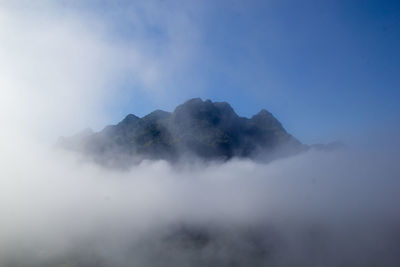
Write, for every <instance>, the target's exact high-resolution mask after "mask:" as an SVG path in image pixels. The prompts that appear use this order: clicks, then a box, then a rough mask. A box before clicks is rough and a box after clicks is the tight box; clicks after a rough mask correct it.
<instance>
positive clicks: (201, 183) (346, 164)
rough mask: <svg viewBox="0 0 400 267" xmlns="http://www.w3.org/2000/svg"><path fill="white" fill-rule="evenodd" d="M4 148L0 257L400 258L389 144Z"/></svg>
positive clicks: (301, 261)
mask: <svg viewBox="0 0 400 267" xmlns="http://www.w3.org/2000/svg"><path fill="white" fill-rule="evenodd" d="M25 145H26V144H25ZM16 146H17V147H18V145H16ZM8 147H9V149H10V150H8V151H7V150H5V151H6V152H7V153H3V152H2V153H1V154H0V155H1V161H2V167H1V174H0V177H1V178H0V199H1V201H0V210H1V221H0V247H1V248H2V249H1V251H0V265H1V266H58V265H60V266H398V264H400V224H399V223H400V215H399V209H398V205H397V204H398V203H399V194H398V193H399V188H400V187H399V186H400V181H399V173H400V167H399V165H398V156H397V154H396V153H392V154H391V153H389V152H388V151H387V150H385V151H384V152H382V150H381V151H380V150H372V149H369V150H365V149H364V150H361V149H357V151H356V149H344V150H338V151H336V152H317V151H309V152H307V153H303V154H300V155H297V156H293V157H290V158H286V159H279V160H276V161H273V162H271V163H269V164H258V163H254V162H251V161H246V160H232V161H229V162H226V163H214V164H208V165H204V164H201V163H199V164H190V165H182V166H170V165H169V164H168V163H166V162H162V161H158V162H143V163H142V164H141V165H139V166H135V167H132V169H130V170H129V171H118V170H109V169H106V168H102V167H100V166H98V165H94V164H90V163H88V162H86V163H85V162H83V161H81V160H80V159H79V156H78V155H74V154H71V153H68V152H63V151H60V150H57V151H55V150H52V149H44V148H43V147H41V146H37V145H35V146H25V148H26V150H15V148H16V147H14V146H12V145H9V146H8ZM13 148H14V149H13ZM62 264H65V265H62Z"/></svg>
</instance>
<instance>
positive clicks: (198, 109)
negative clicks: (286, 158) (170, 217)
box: [60, 98, 306, 164]
mask: <svg viewBox="0 0 400 267" xmlns="http://www.w3.org/2000/svg"><path fill="white" fill-rule="evenodd" d="M60 144H61V145H62V146H63V147H65V148H69V149H73V150H78V151H81V152H84V153H85V154H87V155H89V156H90V157H92V158H94V159H95V160H96V161H98V162H100V163H106V164H117V163H118V164H125V163H126V164H132V163H135V162H138V161H140V160H142V159H146V158H147V159H165V160H168V161H178V160H182V158H188V156H189V155H191V156H196V157H197V158H200V159H204V160H215V159H216V160H228V159H230V158H232V157H246V158H261V157H262V156H265V155H270V156H271V155H274V156H282V155H284V154H291V153H295V152H299V151H301V150H304V149H305V148H306V146H304V145H302V144H301V143H300V142H299V141H297V140H296V139H295V138H294V137H292V136H291V135H290V134H288V133H287V132H286V131H285V129H284V128H283V127H282V125H281V123H280V122H279V121H278V120H277V119H276V118H275V117H274V116H273V115H272V114H271V113H269V112H268V111H266V110H264V109H263V110H261V111H260V112H259V113H258V114H256V115H254V116H253V117H251V118H250V119H248V118H243V117H239V116H238V115H237V114H236V113H235V111H234V110H233V109H232V107H231V106H230V105H229V104H228V103H226V102H212V101H210V100H206V101H203V100H201V99H200V98H194V99H190V100H188V101H186V102H185V103H183V104H182V105H179V106H178V107H176V109H175V110H174V111H173V112H172V113H170V112H166V111H162V110H156V111H154V112H152V113H150V114H148V115H146V116H145V117H143V118H139V117H137V116H135V115H132V114H129V115H128V116H126V117H125V118H124V119H123V120H122V121H121V122H119V123H118V124H116V125H110V126H107V127H105V128H104V129H103V130H102V131H100V132H97V133H88V134H86V135H79V136H75V137H70V138H63V139H61V140H60ZM282 151H284V152H282ZM270 158H271V157H270Z"/></svg>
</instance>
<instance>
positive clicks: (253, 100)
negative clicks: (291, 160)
mask: <svg viewBox="0 0 400 267" xmlns="http://www.w3.org/2000/svg"><path fill="white" fill-rule="evenodd" d="M22 2H23V1H22ZM43 2H45V3H46V4H48V3H52V1H43ZM56 2H58V5H57V9H56V12H58V13H57V14H56V15H57V16H63V15H64V14H65V13H68V12H70V11H71V10H73V11H74V12H76V11H78V12H79V14H80V16H83V17H85V18H86V21H85V23H86V26H85V27H87V25H91V24H90V23H91V20H92V19H93V20H98V21H101V22H102V25H103V27H104V28H105V31H106V32H107V34H106V37H105V39H106V42H108V43H110V44H113V45H114V44H117V47H123V48H124V49H125V48H126V47H135V48H137V51H139V52H138V55H139V56H137V57H140V58H141V60H140V61H139V62H140V63H138V64H142V65H143V69H145V71H141V70H137V69H140V66H139V67H137V68H136V70H135V71H132V70H130V69H124V68H121V71H120V73H118V75H116V77H114V79H112V81H113V82H112V83H109V84H108V86H109V88H111V90H114V91H115V94H114V95H113V94H111V95H113V96H112V97H109V99H108V101H107V103H106V104H105V109H106V112H107V113H108V114H109V115H110V118H111V121H110V123H115V122H117V121H119V120H121V119H122V118H123V117H124V116H125V115H126V114H128V113H134V114H136V115H138V116H143V115H145V114H147V113H149V112H151V111H152V110H154V109H157V108H160V109H165V110H169V111H172V110H173V108H174V107H175V106H176V105H178V104H180V103H182V102H183V101H185V100H187V99H188V98H192V97H201V98H203V99H211V100H214V101H227V102H229V103H230V104H231V105H232V106H233V108H234V109H235V110H236V111H237V113H238V114H239V115H242V116H251V115H253V114H255V113H257V112H258V111H259V110H261V109H262V108H265V109H267V110H269V111H271V112H272V113H273V114H274V115H275V116H276V117H277V118H278V119H279V120H280V121H281V122H282V123H283V125H284V126H285V128H286V129H287V130H288V131H289V132H290V133H292V134H293V135H294V136H296V137H297V138H298V139H300V140H301V141H303V142H305V143H315V142H328V141H331V140H336V139H346V138H348V137H351V138H357V137H358V136H361V135H365V134H366V133H370V132H374V131H375V130H376V129H385V128H391V127H392V128H393V127H395V125H398V124H399V122H400V105H399V100H400V88H399V87H400V1H390V0H380V1H379V0H364V1H358V0H323V1H322V0H318V1H317V0H303V1H296V0H265V1H257V0H250V1H249V0H247V1H245V0H231V1H228V0H218V1H193V0H186V1H183V0H182V1H172V0H171V1H162V0H149V1H84V2H83V1H56ZM23 3H24V4H26V3H27V2H23ZM60 3H61V5H59V4H60ZM54 12H55V11H54V9H53V10H51V13H52V14H54ZM96 25H97V24H93V25H91V26H89V29H90V27H97V26H96ZM127 58H128V57H127ZM127 60H129V59H127ZM141 72H144V73H141ZM140 75H141V76H143V77H144V78H143V77H142V78H138V77H139V76H140ZM143 80H144V82H143Z"/></svg>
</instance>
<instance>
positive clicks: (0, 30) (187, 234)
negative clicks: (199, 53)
mask: <svg viewBox="0 0 400 267" xmlns="http://www.w3.org/2000/svg"><path fill="white" fill-rule="evenodd" d="M43 3H46V4H36V5H35V4H28V3H27V2H26V1H2V2H1V3H0V22H1V24H0V25H1V26H0V43H1V45H0V56H1V61H0V72H1V74H2V77H1V79H0V106H1V113H0V123H1V125H2V131H0V162H1V167H0V214H1V220H0V247H1V250H0V266H7V267H8V266H152V267H154V266H164V267H165V266H174V267H176V266H308V267H309V266H398V265H399V264H400V256H399V255H400V214H399V208H398V207H397V203H399V200H400V199H399V198H400V197H399V188H400V181H399V174H400V166H399V164H398V159H399V156H400V155H399V152H398V151H399V150H398V148H399V144H398V141H396V140H397V139H396V137H397V136H393V135H390V134H388V133H386V132H383V133H380V135H379V138H377V137H376V136H375V137H372V136H371V137H370V136H368V135H366V134H365V133H360V134H359V136H361V135H363V136H364V137H363V139H365V140H367V141H366V142H363V143H362V144H361V145H360V144H357V145H355V143H356V142H354V144H353V143H349V144H347V145H348V148H346V149H341V150H337V151H331V152H322V151H315V150H310V151H308V152H304V153H300V154H298V155H296V156H292V157H287V158H281V159H278V160H274V161H271V162H269V163H268V164H265V163H258V162H253V161H250V160H244V159H232V160H230V161H227V162H208V163H204V162H202V161H198V160H197V159H195V158H194V159H193V160H191V161H188V162H189V163H182V164H181V163H179V164H175V165H171V164H170V163H168V162H165V161H147V160H145V161H143V162H141V163H140V164H139V165H136V166H133V167H131V168H129V169H125V170H117V169H109V168H106V167H104V166H100V165H98V164H95V163H93V162H90V161H87V160H85V158H83V157H82V155H80V154H78V153H73V152H70V151H64V150H61V149H55V148H54V144H55V143H56V140H57V138H58V137H59V136H62V135H64V136H66V135H69V134H72V133H74V132H78V131H79V130H81V129H83V128H86V127H88V126H91V127H93V128H95V129H100V128H101V127H103V126H104V125H106V124H109V123H110V120H112V117H113V116H112V115H110V113H109V112H108V111H109V109H108V108H109V106H108V105H110V104H109V103H111V102H113V103H118V101H120V100H121V99H123V98H124V96H125V93H126V92H125V91H124V90H122V89H117V88H118V87H117V86H114V85H115V83H116V81H118V80H119V79H120V78H121V77H125V76H124V75H122V74H127V73H128V74H129V75H132V76H134V79H133V80H134V85H135V86H133V88H142V89H137V90H139V91H140V90H141V92H142V93H144V94H149V95H156V96H155V97H154V98H158V97H160V95H161V96H162V97H161V99H158V100H157V101H161V100H162V101H165V102H166V103H168V104H169V103H170V99H169V98H168V97H166V95H169V94H170V92H172V93H171V94H170V95H171V97H174V96H176V95H179V94H180V92H178V91H168V90H166V89H164V90H162V89H160V88H161V87H162V86H164V85H166V88H167V89H171V88H172V87H173V85H175V84H174V82H176V80H179V79H178V78H179V77H180V76H179V75H177V76H174V75H175V73H176V72H179V71H180V70H182V69H185V68H186V67H187V66H188V62H190V61H189V59H190V58H191V57H192V56H193V55H192V53H194V51H195V49H196V46H195V45H193V44H194V43H196V41H197V40H198V39H197V38H198V36H199V35H200V33H199V32H200V31H197V30H196V27H194V25H193V24H191V23H186V22H188V21H190V20H188V17H190V16H189V15H190V12H181V11H179V10H177V9H175V8H176V7H175V6H174V5H172V7H171V6H168V5H167V7H168V8H166V9H165V10H164V9H162V8H157V5H155V4H154V2H152V3H153V4H148V5H144V7H145V8H144V10H145V11H146V12H145V14H150V15H147V16H145V17H146V18H148V17H152V15H154V14H158V16H157V17H158V18H159V19H158V20H155V21H151V23H150V24H151V26H154V25H156V26H159V27H161V28H163V29H166V32H167V33H168V35H167V37H169V38H170V42H169V43H168V46H167V49H166V50H165V51H164V50H163V52H159V53H154V52H153V50H157V49H156V46H154V44H153V43H152V40H149V39H146V38H143V36H139V37H138V39H135V40H133V41H132V42H129V45H127V44H126V43H125V42H123V41H120V40H117V39H115V38H112V37H111V35H110V29H109V28H108V27H109V25H107V23H105V22H104V21H103V20H102V19H101V18H99V17H96V16H92V15H89V14H87V13H84V12H80V11H79V10H77V9H75V8H67V9H61V10H62V12H61V11H60V7H61V6H63V5H62V4H60V3H59V2H57V1H44V2H43ZM25 5H28V6H25ZM22 7H24V8H22ZM140 10H142V9H140ZM132 12H133V13H134V14H137V13H138V12H139V11H137V10H136V9H134V10H133V11H132ZM173 18H175V19H173ZM137 20H138V21H137V25H139V26H138V27H139V29H141V30H142V31H145V29H146V27H147V24H146V23H145V22H146V19H145V20H144V21H141V20H140V19H139V18H137ZM167 22H169V23H167ZM182 25H186V26H182ZM166 39H168V38H166ZM188 43H189V44H188ZM182 51H183V52H182ZM178 52H179V53H178ZM180 52H182V53H180ZM171 62H172V63H171ZM164 70H165V72H164ZM121 73H122V74H121ZM183 75H184V74H181V76H183ZM171 77H172V78H171ZM177 77H178V78H177ZM125 78H126V77H125ZM135 90H136V89H135ZM135 90H133V91H135ZM130 93H132V92H130ZM135 93H136V91H135ZM155 101H156V100H155ZM157 101H156V102H157ZM124 115H126V114H124ZM295 115H296V114H294V116H295ZM382 140H385V142H382ZM392 140H393V142H391V141H392ZM387 143H389V144H390V145H387ZM393 144H395V145H393Z"/></svg>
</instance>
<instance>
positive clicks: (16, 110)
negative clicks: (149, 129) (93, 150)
mask: <svg viewBox="0 0 400 267" xmlns="http://www.w3.org/2000/svg"><path fill="white" fill-rule="evenodd" d="M160 5H161V6H159V5H156V3H155V2H154V1H150V2H146V4H143V3H139V2H133V3H131V4H129V5H118V4H111V5H110V6H109V9H106V10H103V11H97V12H96V11H93V9H94V6H93V7H92V6H90V5H89V6H85V5H84V4H79V2H71V3H69V4H66V3H64V2H61V1H47V2H40V3H29V2H24V1H5V2H2V3H1V5H0V13H1V27H0V41H1V43H2V45H1V47H0V56H1V59H2V60H1V63H0V72H1V74H2V79H1V81H0V87H1V91H0V99H1V100H0V101H1V103H0V104H1V105H2V108H3V111H4V112H2V115H1V122H2V124H3V125H9V126H10V127H9V128H10V129H13V128H17V130H16V131H15V132H23V131H27V130H29V131H34V132H35V133H34V134H35V135H37V136H39V137H40V138H42V139H49V137H52V138H53V140H54V139H55V138H56V137H57V136H59V135H63V134H68V133H72V132H73V131H76V129H81V128H85V127H87V126H92V127H95V128H98V127H100V125H104V124H105V123H106V121H107V122H109V121H110V112H109V110H107V107H108V106H113V105H115V103H119V107H118V108H120V109H123V108H126V107H127V106H129V105H130V103H129V102H130V101H131V100H132V98H133V97H135V95H137V94H144V95H145V96H146V97H148V98H152V99H156V100H154V101H157V99H158V101H160V100H164V101H166V102H168V100H167V99H170V98H171V97H173V96H174V95H176V94H177V93H178V92H177V91H176V90H178V89H177V88H176V85H177V84H179V79H180V78H181V77H180V78H179V76H180V75H181V73H182V75H184V74H183V73H184V71H183V70H184V69H185V68H186V67H187V66H188V63H189V61H190V60H189V59H190V57H191V56H192V55H194V54H195V52H194V50H195V49H196V48H195V45H194V44H195V43H196V40H197V39H198V31H197V30H196V27H195V26H194V25H193V23H191V20H190V19H189V17H188V12H187V11H186V9H181V8H178V7H177V6H175V5H173V4H166V3H163V4H160ZM184 6H185V5H184ZM182 10H183V11H182ZM181 70H182V71H181ZM15 132H14V133H13V134H15ZM43 135H44V136H45V137H43Z"/></svg>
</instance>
